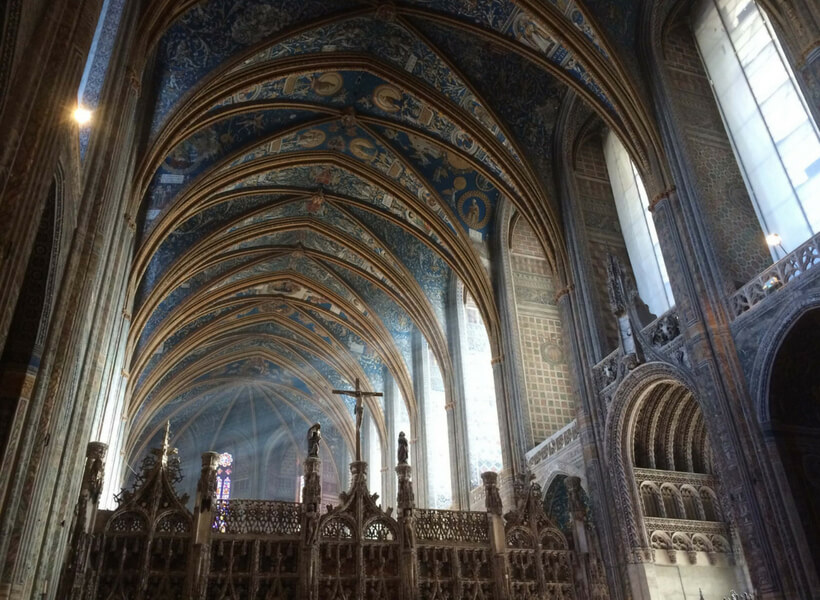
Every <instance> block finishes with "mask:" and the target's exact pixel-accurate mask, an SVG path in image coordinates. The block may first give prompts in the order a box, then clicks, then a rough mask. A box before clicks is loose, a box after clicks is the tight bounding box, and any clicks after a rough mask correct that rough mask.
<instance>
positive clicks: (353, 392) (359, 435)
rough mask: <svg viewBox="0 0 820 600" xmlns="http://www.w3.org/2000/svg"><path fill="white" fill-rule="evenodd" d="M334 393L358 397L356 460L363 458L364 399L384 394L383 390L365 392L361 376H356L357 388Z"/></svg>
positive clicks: (359, 460)
mask: <svg viewBox="0 0 820 600" xmlns="http://www.w3.org/2000/svg"><path fill="white" fill-rule="evenodd" d="M333 393H334V394H339V395H340V396H351V397H353V398H356V462H361V460H362V417H363V416H364V403H363V402H362V399H363V398H364V397H365V396H377V397H378V396H383V395H384V394H382V393H381V392H363V391H362V388H361V384H360V383H359V378H358V377H357V378H356V389H355V390H333Z"/></svg>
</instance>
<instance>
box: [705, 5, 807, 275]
mask: <svg viewBox="0 0 820 600" xmlns="http://www.w3.org/2000/svg"><path fill="white" fill-rule="evenodd" d="M694 31H695V38H696V40H697V44H698V48H699V50H700V53H701V56H702V57H703V62H704V64H705V66H706V71H707V73H708V75H709V78H710V80H711V82H712V89H713V90H714V93H715V96H716V98H717V101H718V105H719V106H720V110H721V114H722V115H723V120H724V123H725V125H726V129H727V132H728V133H729V139H730V140H731V142H732V146H733V148H734V150H735V154H736V156H737V158H738V163H739V165H740V167H741V172H742V173H743V176H744V179H745V180H746V185H747V187H748V189H749V194H750V196H751V198H752V202H753V203H754V206H755V210H756V212H757V216H758V219H759V220H760V224H761V227H762V229H763V231H764V233H765V234H766V235H767V236H771V235H772V234H777V236H779V237H777V236H772V237H769V238H768V239H769V240H770V246H772V254H773V257H774V258H775V259H778V258H782V257H783V253H784V252H790V251H792V250H794V249H795V248H796V247H797V246H799V245H800V244H801V243H803V242H804V241H806V239H808V238H809V237H811V236H812V235H813V234H814V233H816V232H817V231H820V134H818V129H817V124H816V123H815V122H814V120H813V119H812V117H811V113H810V111H809V109H808V107H807V105H806V101H805V99H804V98H803V94H802V93H801V91H800V88H799V86H798V85H797V82H796V80H795V78H794V74H793V73H792V70H791V68H790V67H789V64H788V61H787V60H786V58H785V56H784V54H783V50H782V49H781V47H780V45H779V44H778V42H777V38H776V36H775V35H774V32H773V30H772V27H771V25H770V23H769V22H768V20H767V18H766V16H765V14H764V13H763V11H762V10H760V8H759V7H758V6H757V4H756V3H755V2H754V1H753V0H704V1H702V2H701V3H700V5H699V7H698V11H697V13H696V14H695V18H694ZM778 241H780V242H781V243H780V244H777V242H778Z"/></svg>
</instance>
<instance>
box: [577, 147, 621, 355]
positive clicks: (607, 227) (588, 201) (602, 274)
mask: <svg viewBox="0 0 820 600" xmlns="http://www.w3.org/2000/svg"><path fill="white" fill-rule="evenodd" d="M573 167H574V169H573V171H574V175H575V188H576V190H577V193H578V200H579V202H580V206H581V214H582V216H583V219H584V228H585V230H586V238H587V242H588V245H589V257H590V259H591V260H590V264H589V265H587V266H588V268H589V271H588V273H589V276H590V277H591V279H592V286H593V288H594V290H595V294H596V296H597V298H598V306H599V309H600V311H601V313H602V314H601V318H600V320H599V323H601V325H602V327H603V329H604V336H605V340H604V342H605V346H604V354H608V353H609V352H611V351H612V350H614V349H615V348H616V347H617V345H618V331H617V329H616V321H615V319H613V318H611V315H610V314H609V311H608V307H609V296H608V292H607V274H606V265H607V255H608V254H612V255H613V256H616V257H618V259H619V260H620V261H621V264H622V265H624V268H625V269H626V270H627V272H628V273H629V274H630V276H631V274H632V268H631V266H630V262H629V256H628V255H627V252H626V245H625V244H624V239H623V234H622V233H621V225H620V223H619V222H618V211H617V209H616V208H615V199H614V198H613V197H612V187H611V184H610V182H609V173H608V172H607V168H606V159H605V158H604V145H603V140H602V139H601V136H600V135H592V136H589V137H587V138H586V139H584V140H583V142H582V143H581V144H580V145H579V147H578V150H577V152H576V155H575V164H574V165H573Z"/></svg>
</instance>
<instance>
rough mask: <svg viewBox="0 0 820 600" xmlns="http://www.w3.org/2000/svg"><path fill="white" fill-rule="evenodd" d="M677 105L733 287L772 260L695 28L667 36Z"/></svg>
mask: <svg viewBox="0 0 820 600" xmlns="http://www.w3.org/2000/svg"><path fill="white" fill-rule="evenodd" d="M664 41H665V44H664V57H665V62H666V66H667V73H668V75H669V82H670V87H671V90H670V94H669V96H670V99H671V103H672V108H673V111H674V112H675V113H676V114H677V115H678V116H679V118H678V119H677V120H678V122H679V123H680V124H681V125H682V132H683V136H684V146H685V150H686V152H687V154H688V158H689V160H690V161H691V168H692V171H693V172H694V175H695V179H696V181H695V188H696V192H697V195H698V200H699V207H700V208H701V209H702V210H703V213H704V217H705V220H706V222H707V224H708V227H709V228H710V230H711V233H712V236H711V237H712V242H713V244H714V247H715V251H716V253H717V255H718V260H719V262H720V265H721V268H722V271H723V275H724V277H725V278H726V286H727V290H735V289H737V288H738V287H740V286H741V285H742V284H744V283H745V282H747V281H748V280H750V279H751V278H752V277H754V276H755V275H756V274H757V273H759V272H760V271H762V270H763V269H765V268H766V267H767V266H768V265H769V264H771V257H770V255H769V253H768V251H767V249H766V245H765V241H764V238H763V231H762V230H761V228H760V224H759V222H758V219H757V215H755V212H754V208H753V206H752V203H751V201H750V200H749V196H748V193H747V191H746V186H745V183H744V181H743V178H742V176H741V173H740V170H739V168H738V166H737V161H736V159H735V155H734V152H733V151H732V147H731V145H730V143H729V139H728V137H727V135H726V130H725V128H724V125H723V121H722V119H721V117H720V112H719V111H718V107H717V104H716V102H715V99H714V95H713V94H712V89H711V86H710V85H709V80H708V79H707V77H706V73H705V71H704V68H703V64H702V63H701V60H700V56H699V54H698V52H697V48H696V46H695V41H694V38H693V37H692V34H691V32H690V31H689V28H688V27H687V26H686V25H685V24H679V25H676V26H675V27H673V28H671V29H670V30H669V31H667V33H666V36H665V37H664Z"/></svg>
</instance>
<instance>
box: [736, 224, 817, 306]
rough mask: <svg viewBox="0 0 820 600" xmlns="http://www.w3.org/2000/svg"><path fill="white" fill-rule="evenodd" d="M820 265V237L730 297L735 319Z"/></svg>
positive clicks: (799, 248) (782, 259)
mask: <svg viewBox="0 0 820 600" xmlns="http://www.w3.org/2000/svg"><path fill="white" fill-rule="evenodd" d="M817 265H820V234H817V235H815V236H814V237H812V238H810V239H809V240H807V241H806V242H805V243H804V244H802V245H800V246H798V247H797V248H796V249H795V250H794V251H792V252H790V253H789V254H788V255H787V256H785V257H784V258H781V259H780V260H779V261H777V262H776V263H775V264H773V265H772V266H771V267H769V268H768V269H766V270H765V271H763V272H762V273H760V274H759V275H758V276H757V277H755V278H754V279H752V280H751V281H749V282H748V283H747V284H746V285H744V286H743V287H741V288H740V289H739V290H737V291H736V292H735V293H734V294H732V296H730V297H729V310H730V312H731V315H732V318H738V317H740V316H741V315H746V314H748V313H749V312H750V311H751V310H752V309H753V308H755V307H756V306H757V305H759V304H761V303H762V302H763V301H765V300H766V299H768V298H769V297H773V296H777V295H778V292H779V291H780V290H782V289H783V288H785V287H787V286H788V285H789V284H790V283H792V282H793V281H795V280H797V279H800V278H802V277H804V276H805V275H806V273H808V272H809V271H813V270H814V268H815V267H816V266H817Z"/></svg>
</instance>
